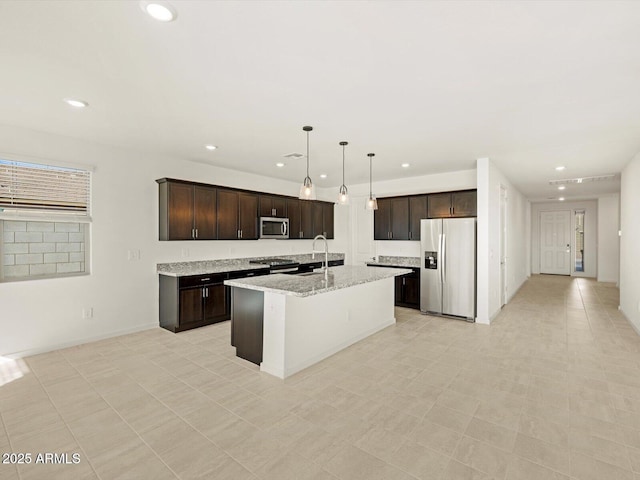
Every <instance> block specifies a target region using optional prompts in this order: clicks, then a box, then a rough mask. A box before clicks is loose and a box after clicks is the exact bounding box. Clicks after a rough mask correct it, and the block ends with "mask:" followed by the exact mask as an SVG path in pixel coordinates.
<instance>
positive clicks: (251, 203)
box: [238, 193, 258, 240]
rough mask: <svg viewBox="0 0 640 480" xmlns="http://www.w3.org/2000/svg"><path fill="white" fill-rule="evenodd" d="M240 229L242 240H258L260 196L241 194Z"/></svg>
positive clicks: (239, 196)
mask: <svg viewBox="0 0 640 480" xmlns="http://www.w3.org/2000/svg"><path fill="white" fill-rule="evenodd" d="M238 204H239V214H240V217H239V218H240V220H239V227H240V238H241V239H242V240H256V239H257V238H258V195H254V194H252V193H239V194H238Z"/></svg>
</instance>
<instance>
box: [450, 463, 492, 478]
mask: <svg viewBox="0 0 640 480" xmlns="http://www.w3.org/2000/svg"><path fill="white" fill-rule="evenodd" d="M441 479H442V480H491V477H490V476H489V475H487V474H486V473H483V472H481V471H479V470H476V469H474V468H472V467H469V466H468V465H465V464H463V463H460V462H458V461H457V460H453V459H452V460H450V461H449V465H447V468H446V469H445V471H444V473H443V474H442V477H441Z"/></svg>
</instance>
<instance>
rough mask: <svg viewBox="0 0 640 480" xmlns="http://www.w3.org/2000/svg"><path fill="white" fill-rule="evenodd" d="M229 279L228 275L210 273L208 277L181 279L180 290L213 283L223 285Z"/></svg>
mask: <svg viewBox="0 0 640 480" xmlns="http://www.w3.org/2000/svg"><path fill="white" fill-rule="evenodd" d="M227 278H228V274H226V273H210V274H207V275H192V276H189V277H180V282H179V288H187V287H198V286H200V285H210V284H212V283H222V282H224V281H225V280H226V279H227Z"/></svg>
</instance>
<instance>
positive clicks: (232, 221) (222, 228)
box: [218, 188, 240, 240]
mask: <svg viewBox="0 0 640 480" xmlns="http://www.w3.org/2000/svg"><path fill="white" fill-rule="evenodd" d="M239 230H240V228H239V227H238V193H237V192H234V191H233V190H224V189H222V188H219V189H218V240H235V239H237V238H239V237H240V234H239Z"/></svg>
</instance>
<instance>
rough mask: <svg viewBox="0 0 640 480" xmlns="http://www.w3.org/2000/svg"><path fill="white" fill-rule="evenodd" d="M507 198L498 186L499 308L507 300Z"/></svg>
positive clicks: (505, 189) (501, 187)
mask: <svg viewBox="0 0 640 480" xmlns="http://www.w3.org/2000/svg"><path fill="white" fill-rule="evenodd" d="M508 202H509V196H508V191H507V187H505V186H504V185H502V184H500V308H502V307H504V306H505V305H506V304H507V301H508V300H509V296H508V284H509V282H508V281H507V278H508V276H507V270H508V267H509V265H508V255H507V252H508V249H507V242H508V240H507V232H508V230H507V218H508V211H509V210H508Z"/></svg>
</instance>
